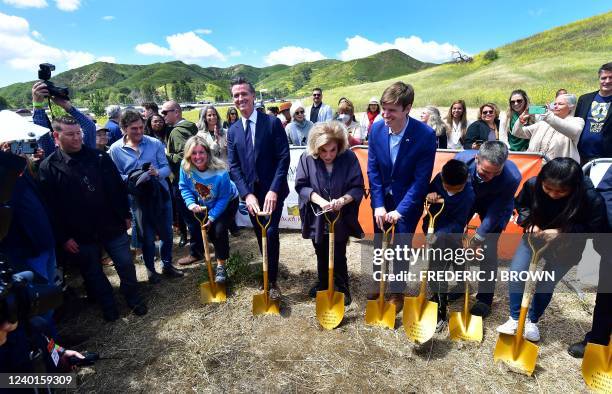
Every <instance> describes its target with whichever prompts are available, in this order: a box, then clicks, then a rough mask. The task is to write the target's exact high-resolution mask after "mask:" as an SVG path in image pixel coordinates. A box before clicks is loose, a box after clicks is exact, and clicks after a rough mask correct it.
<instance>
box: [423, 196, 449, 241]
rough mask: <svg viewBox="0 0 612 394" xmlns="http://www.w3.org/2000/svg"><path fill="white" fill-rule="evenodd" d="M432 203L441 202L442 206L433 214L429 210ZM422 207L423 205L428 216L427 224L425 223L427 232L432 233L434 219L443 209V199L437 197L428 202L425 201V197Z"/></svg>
mask: <svg viewBox="0 0 612 394" xmlns="http://www.w3.org/2000/svg"><path fill="white" fill-rule="evenodd" d="M433 204H442V207H441V208H440V210H439V211H438V212H437V213H436V214H435V215H432V213H431V210H430V208H431V206H432V205H433ZM424 207H425V212H426V213H427V216H429V224H428V225H427V234H433V232H434V223H435V222H436V219H437V218H438V216H440V214H441V213H442V211H443V210H444V199H443V198H439V199H437V200H436V201H434V202H433V203H430V202H429V201H427V199H425V204H424Z"/></svg>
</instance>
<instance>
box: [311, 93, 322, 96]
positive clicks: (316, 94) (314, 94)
mask: <svg viewBox="0 0 612 394" xmlns="http://www.w3.org/2000/svg"><path fill="white" fill-rule="evenodd" d="M312 97H321V93H313V94H312Z"/></svg>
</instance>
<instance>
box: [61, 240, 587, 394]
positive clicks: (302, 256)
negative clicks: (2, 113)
mask: <svg viewBox="0 0 612 394" xmlns="http://www.w3.org/2000/svg"><path fill="white" fill-rule="evenodd" d="M360 242H361V241H352V242H351V243H350V245H349V247H348V252H347V253H348V261H349V270H350V274H351V289H352V295H353V303H352V305H350V306H349V307H348V308H347V309H346V312H345V317H344V321H343V323H342V324H341V325H340V327H339V328H337V329H335V330H333V331H326V330H324V329H322V328H321V327H320V326H319V325H318V322H317V320H316V316H315V303H314V301H313V300H311V299H309V298H308V296H307V294H306V293H307V290H308V288H309V287H310V286H311V285H312V284H313V283H314V280H315V277H316V273H315V269H316V260H315V256H314V249H313V248H312V245H311V243H310V242H308V241H305V240H302V239H301V236H300V234H299V233H297V232H294V231H291V232H289V231H285V232H283V233H282V234H281V264H282V267H281V272H280V278H279V284H280V286H281V288H282V290H283V294H284V296H285V298H284V303H283V305H282V312H281V316H262V317H253V316H252V315H251V300H252V296H253V295H254V294H257V293H259V292H260V290H259V289H258V282H257V281H250V282H248V283H246V284H244V285H241V286H239V287H237V288H233V289H232V293H231V294H230V295H229V297H228V300H227V302H226V303H224V304H212V305H202V304H201V303H200V301H199V290H198V280H199V279H200V278H201V276H202V271H203V269H204V267H203V266H202V265H192V266H189V267H187V268H184V271H185V273H186V275H185V277H184V278H182V279H171V280H163V281H162V282H161V283H160V284H158V285H149V284H147V283H146V272H145V268H144V266H143V265H142V264H138V265H137V273H138V278H139V280H140V281H141V286H142V291H143V293H144V295H145V297H146V299H147V304H148V307H149V313H148V314H147V315H146V316H144V317H138V316H134V315H131V314H129V311H128V309H127V307H125V304H124V302H123V300H122V299H121V297H120V294H119V291H118V288H117V289H116V290H117V292H116V294H117V299H118V300H119V301H120V304H121V305H122V306H123V309H122V312H123V313H122V318H121V319H120V320H118V321H117V322H115V323H105V322H103V320H102V318H101V314H100V312H99V311H98V309H97V308H96V307H94V306H91V305H90V304H86V303H85V302H84V301H71V308H72V309H73V310H74V311H73V312H72V317H70V318H68V319H67V320H65V321H63V322H62V323H60V327H59V329H60V335H70V334H75V335H80V336H82V337H86V338H88V339H86V340H85V342H83V343H81V344H80V345H78V346H76V348H77V349H79V350H82V349H87V350H91V351H98V352H100V354H101V355H102V356H103V357H109V358H110V359H106V360H100V361H99V362H98V363H97V364H96V365H95V366H93V367H90V368H85V369H82V370H81V371H80V372H79V388H78V391H80V392H88V393H89V392H174V393H178V392H181V393H182V392H219V391H223V392H343V391H345V392H356V391H367V392H398V393H407V392H417V393H463V392H477V393H480V392H483V393H511V392H530V393H531V392H538V393H540V392H542V393H574V392H587V387H586V386H585V384H584V383H583V380H582V377H581V374H580V365H581V361H580V360H576V359H573V358H572V357H570V356H569V355H568V354H567V351H566V348H567V346H568V344H570V343H573V342H575V341H576V340H578V339H580V338H582V336H583V335H584V333H585V332H586V331H588V329H589V328H590V322H591V314H590V313H591V311H592V307H593V302H594V297H593V295H592V294H590V295H587V305H583V304H582V303H581V302H580V301H579V299H578V298H577V296H576V295H575V294H572V293H571V292H569V291H567V289H565V290H566V291H559V292H558V293H556V294H555V296H554V297H553V301H552V303H551V305H550V306H549V308H548V310H547V311H546V313H545V316H544V318H543V319H542V321H541V323H540V329H541V335H542V341H541V342H540V343H539V345H540V356H539V359H538V363H537V368H536V371H535V373H534V375H533V376H532V377H527V376H523V375H520V374H517V373H514V372H511V371H509V370H508V369H507V368H506V367H505V366H503V365H496V364H494V363H493V349H494V347H495V342H496V340H497V334H496V332H495V327H497V325H499V324H501V323H503V322H504V321H505V320H506V319H507V316H508V302H507V289H506V288H505V287H503V286H498V291H497V293H496V298H495V304H494V309H493V313H492V315H491V316H490V317H488V318H487V319H485V333H484V341H483V342H482V343H481V344H469V343H455V342H452V341H450V340H449V338H448V333H447V332H445V333H443V334H436V336H435V337H434V339H433V340H431V341H429V342H428V343H425V344H423V345H421V346H416V345H414V344H412V343H411V342H410V341H409V340H408V339H407V338H406V335H405V333H404V330H403V328H402V326H401V314H398V317H397V320H396V329H395V330H388V329H383V328H377V327H371V326H366V325H365V321H364V317H365V302H366V301H365V294H366V291H367V289H368V288H369V286H370V285H371V280H370V279H369V276H367V275H366V274H365V273H362V272H360V271H361V268H360V267H361V264H360V258H361V256H360V254H361V245H360ZM256 245H257V244H256V241H255V238H254V236H253V233H252V230H251V229H243V230H242V232H241V235H240V237H238V238H231V248H232V252H235V251H240V252H241V253H243V255H250V254H252V253H253V252H254V251H255V250H256ZM175 251H176V253H175V254H176V256H177V258H178V257H180V256H181V255H184V254H185V253H187V251H188V248H183V249H181V250H180V251H179V250H175ZM259 262H260V257H259V254H258V253H254V254H253V258H252V264H253V265H254V266H253V268H258V269H259V268H260V267H261V264H259ZM106 271H107V273H108V275H109V276H110V277H111V280H112V282H113V285H114V286H116V287H117V286H118V281H117V276H116V273H115V271H114V269H113V268H106ZM569 275H573V272H570V274H569ZM72 284H73V285H79V280H76V279H75V280H73V281H72ZM559 286H560V287H564V285H563V284H559ZM80 291H82V289H80ZM412 291H413V292H414V291H415V289H412ZM461 304H462V302H461V301H459V302H456V303H454V304H453V305H452V310H459V309H460V308H461V307H462V305H461Z"/></svg>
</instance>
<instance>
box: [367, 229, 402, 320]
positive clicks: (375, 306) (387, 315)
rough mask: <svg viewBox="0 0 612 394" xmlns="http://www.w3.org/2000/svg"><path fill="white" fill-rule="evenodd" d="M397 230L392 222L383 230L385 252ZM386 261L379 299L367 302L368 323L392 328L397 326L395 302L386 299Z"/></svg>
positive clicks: (381, 278)
mask: <svg viewBox="0 0 612 394" xmlns="http://www.w3.org/2000/svg"><path fill="white" fill-rule="evenodd" d="M394 230H395V225H394V224H392V225H391V226H389V228H388V229H387V230H385V231H384V232H383V242H382V249H383V252H384V251H385V250H387V248H388V247H389V234H390V233H392V232H393V231H394ZM386 263H387V262H386V261H384V262H383V263H382V264H381V265H380V273H381V277H380V288H379V292H378V299H376V300H368V302H367V303H366V315H365V320H366V324H369V325H371V326H381V327H387V328H390V329H392V330H393V329H394V328H395V315H396V312H395V304H393V303H391V302H386V301H385V265H386Z"/></svg>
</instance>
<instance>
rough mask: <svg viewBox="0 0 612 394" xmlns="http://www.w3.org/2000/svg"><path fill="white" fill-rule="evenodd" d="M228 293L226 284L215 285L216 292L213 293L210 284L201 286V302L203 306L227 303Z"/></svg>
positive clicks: (206, 283)
mask: <svg viewBox="0 0 612 394" xmlns="http://www.w3.org/2000/svg"><path fill="white" fill-rule="evenodd" d="M226 299H227V292H226V289H225V283H215V291H214V292H213V289H212V286H211V284H210V282H204V283H201V284H200V300H201V301H202V304H211V303H213V302H225V301H226Z"/></svg>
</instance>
